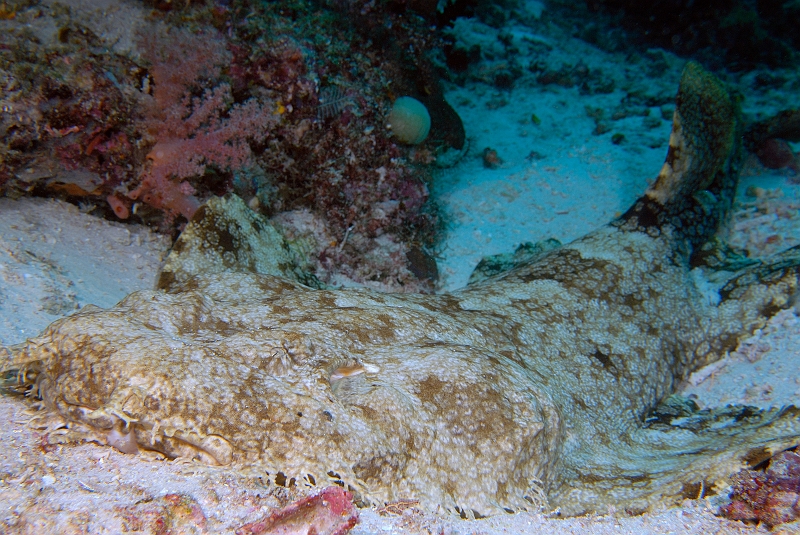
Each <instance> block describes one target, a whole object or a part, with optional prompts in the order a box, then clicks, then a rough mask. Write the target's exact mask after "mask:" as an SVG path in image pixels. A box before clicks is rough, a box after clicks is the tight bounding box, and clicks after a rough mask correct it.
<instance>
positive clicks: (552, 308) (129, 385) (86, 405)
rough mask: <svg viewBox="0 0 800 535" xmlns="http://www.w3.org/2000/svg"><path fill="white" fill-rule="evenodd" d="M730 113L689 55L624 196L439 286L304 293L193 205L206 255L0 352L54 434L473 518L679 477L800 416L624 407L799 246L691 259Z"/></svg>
mask: <svg viewBox="0 0 800 535" xmlns="http://www.w3.org/2000/svg"><path fill="white" fill-rule="evenodd" d="M737 125H738V123H737V111H736V106H735V104H734V103H733V102H732V101H731V99H730V97H729V96H728V94H727V93H726V92H725V90H724V89H723V88H722V87H721V86H720V84H719V82H718V81H716V80H715V79H714V78H713V77H712V76H711V75H709V74H707V73H705V72H704V71H702V69H700V67H698V66H697V65H694V64H690V65H689V66H688V67H687V69H686V72H685V74H684V77H683V80H682V82H681V88H680V91H679V95H678V107H677V111H676V115H675V122H674V128H673V133H672V136H671V139H670V152H669V155H668V157H667V162H666V163H665V165H664V168H663V169H662V171H661V173H660V175H659V178H658V180H657V181H656V183H655V184H654V185H653V186H652V187H651V188H650V189H649V190H648V191H647V192H646V194H645V195H644V196H643V197H641V198H640V199H639V201H637V203H636V204H635V205H634V206H633V207H632V208H631V209H630V210H629V211H628V212H627V213H626V214H625V215H624V216H622V217H621V218H619V219H618V220H616V221H614V222H612V223H611V224H609V225H607V226H605V227H603V228H601V229H599V230H597V231H595V232H592V233H591V234H589V235H587V236H586V237H584V238H581V239H579V240H576V241H574V242H572V243H570V244H568V245H564V246H560V247H544V248H542V249H541V250H540V251H539V252H538V253H537V254H536V255H533V257H532V258H529V259H527V260H526V261H525V262H522V263H521V264H520V265H518V266H516V267H515V268H513V269H511V270H508V271H505V272H502V273H499V274H497V275H494V276H493V277H490V278H488V279H486V280H483V281H481V282H477V283H475V284H471V285H470V286H468V287H466V288H465V289H463V290H460V291H457V292H453V293H449V294H443V295H387V294H380V293H376V292H371V291H366V290H357V289H351V290H328V289H312V288H310V287H309V286H307V285H304V284H301V283H300V282H298V281H297V280H298V277H297V276H296V273H295V272H294V271H293V270H292V269H291V268H289V267H287V266H286V264H285V263H284V264H281V263H280V262H278V263H277V264H275V265H274V266H273V267H272V268H269V269H270V270H272V271H271V273H272V274H264V273H263V271H264V270H259V269H257V268H255V267H253V266H254V265H255V263H254V262H252V261H249V260H247V259H246V258H244V257H240V256H237V255H244V256H246V255H248V254H250V253H249V252H248V251H249V247H250V246H249V245H247V244H246V243H245V242H247V240H246V239H244V238H242V239H240V237H241V235H249V234H248V233H250V234H252V233H253V232H256V233H258V232H260V231H261V230H262V228H263V227H262V226H263V223H260V222H259V221H257V218H253V217H252V216H247V217H245V218H244V219H243V218H241V217H238V216H230V215H225V213H227V212H225V213H224V210H222V209H221V208H219V207H220V206H221V204H220V202H222V201H215V202H212V203H210V204H209V205H208V206H207V207H206V208H204V209H202V210H201V211H200V213H199V215H198V216H197V217H196V220H195V222H194V223H193V224H192V225H194V227H196V229H205V232H201V235H204V236H206V237H207V238H208V237H209V236H210V238H208V239H207V240H206V241H204V240H202V239H201V240H200V243H199V244H195V246H187V245H186V243H182V245H181V246H180V247H178V248H177V249H178V250H180V254H181V255H184V254H185V255H191V254H199V253H198V251H199V252H200V253H202V254H201V256H202V255H206V254H211V255H212V256H213V255H216V260H215V261H213V262H211V265H213V266H217V267H215V268H212V269H209V270H204V269H203V267H202V265H200V264H198V263H195V262H182V263H180V264H181V265H182V266H184V267H183V268H180V269H184V268H185V266H187V265H189V266H193V267H191V268H188V269H189V271H192V270H194V272H193V273H191V275H192V276H186V273H185V272H184V273H182V274H181V273H177V272H176V270H177V269H178V268H174V267H170V266H174V265H175V264H174V263H173V264H169V265H168V267H167V268H166V270H165V275H163V276H162V279H161V286H162V287H163V289H160V290H156V291H150V292H137V293H134V294H132V295H130V296H129V297H127V298H126V299H124V300H123V301H122V302H120V303H119V304H118V305H116V306H115V307H113V308H111V309H109V310H100V309H97V308H91V307H86V308H85V309H83V310H81V311H80V312H78V313H76V314H74V315H72V316H70V317H68V318H65V319H62V320H59V321H57V322H55V323H54V324H53V325H51V326H50V327H49V328H48V329H47V330H46V331H45V332H44V333H42V334H41V335H40V336H39V337H36V338H33V339H31V340H29V341H28V342H27V343H25V344H21V345H20V346H16V347H13V348H10V350H9V354H8V363H7V364H6V366H5V369H6V370H12V371H16V372H17V377H18V379H19V388H26V387H30V386H32V389H31V390H30V392H31V393H32V394H35V395H37V396H40V397H41V399H42V401H43V405H44V407H46V414H48V415H51V416H52V415H56V416H57V417H58V418H60V419H61V421H63V423H64V426H66V428H67V429H68V430H69V431H68V434H69V433H71V434H73V435H74V436H77V437H82V438H87V439H90V440H97V441H100V442H103V443H110V444H112V445H115V446H117V447H119V448H120V449H123V450H125V451H135V450H136V449H138V448H145V449H152V450H157V451H160V452H163V453H164V454H166V455H168V456H170V457H190V458H198V459H200V460H203V461H205V462H209V463H214V464H220V465H231V466H232V467H249V468H250V469H252V468H256V469H258V470H260V471H261V473H263V474H269V476H270V477H271V478H272V479H273V480H274V481H275V482H276V483H278V484H291V483H293V482H294V483H301V482H310V483H315V484H318V485H319V484H322V483H324V482H327V481H329V480H332V481H337V482H341V483H342V484H344V485H347V486H348V487H351V488H352V489H353V490H355V491H356V492H357V493H358V494H359V495H360V497H361V499H362V500H364V501H365V502H371V503H381V502H387V501H392V500H398V499H416V500H419V502H420V505H421V506H423V507H424V508H426V509H429V510H436V509H440V508H441V509H445V510H449V511H454V512H457V513H460V514H462V515H463V516H467V517H471V516H474V515H488V514H494V513H498V512H502V511H515V510H521V509H532V508H537V507H541V506H549V507H551V508H558V509H559V510H560V511H561V513H563V514H579V513H582V512H586V511H593V510H599V511H603V512H604V511H606V510H607V507H608V506H615V507H617V508H618V509H620V510H622V509H626V510H629V511H640V510H644V509H646V508H648V507H649V506H651V505H653V504H655V503H658V502H664V501H669V500H673V499H680V498H682V497H695V496H697V495H698V493H699V492H701V490H700V489H703V488H705V489H708V488H711V487H713V486H714V484H716V483H718V482H720V481H724V478H725V477H727V476H728V475H729V474H730V473H732V472H734V471H736V470H737V469H738V468H740V467H742V466H744V465H745V464H747V463H754V462H757V461H760V460H763V459H764V458H766V457H768V456H769V455H770V453H771V452H773V451H776V450H779V449H781V448H785V447H788V446H791V445H793V444H796V443H797V442H798V436H800V420H798V413H797V409H795V408H793V407H790V408H784V409H776V410H772V411H757V410H754V409H748V408H741V407H740V408H736V407H729V408H726V409H724V410H720V411H705V412H702V413H697V414H692V415H688V416H686V417H684V418H678V419H674V420H658V419H656V421H654V422H652V423H650V424H649V425H645V423H644V420H645V417H646V415H647V414H648V413H649V411H652V410H653V408H654V407H655V406H656V405H657V404H658V402H659V401H660V400H662V399H664V398H666V397H667V396H668V395H669V394H670V393H672V391H673V390H674V388H675V386H676V384H677V383H678V382H679V381H680V380H682V379H683V378H685V377H686V376H687V375H688V374H689V373H690V372H691V371H692V370H694V369H696V368H698V367H700V366H702V365H705V364H707V363H709V362H712V361H714V360H716V359H718V358H720V357H721V356H722V355H723V354H724V352H725V351H726V350H728V349H731V348H733V347H735V345H736V343H737V341H738V340H739V338H740V337H742V336H746V335H748V334H749V333H751V332H752V331H753V330H754V329H756V328H758V327H759V326H761V325H763V324H764V322H765V320H766V318H767V317H768V316H769V315H771V314H772V313H774V312H775V311H777V310H779V309H780V308H782V307H785V306H787V303H788V300H789V298H790V296H791V295H792V294H793V293H794V292H795V290H796V287H797V283H798V276H797V269H796V266H797V264H798V255H797V252H796V251H788V252H787V253H784V254H783V255H782V256H780V257H779V258H777V259H774V260H773V261H771V262H769V263H759V264H755V265H753V266H751V267H749V268H747V269H746V270H743V271H741V272H739V273H735V274H732V275H731V276H729V277H727V280H726V281H725V282H724V284H722V285H721V286H720V288H719V290H718V292H717V295H716V299H709V297H708V295H706V294H704V293H702V292H701V291H700V290H699V289H698V287H697V285H696V283H695V279H694V278H693V277H692V276H691V275H690V270H691V268H692V262H695V263H698V262H701V261H702V258H701V255H700V254H699V251H701V249H702V246H703V244H704V243H706V242H707V241H708V240H709V238H710V237H711V236H712V234H713V232H714V231H715V229H716V227H717V225H718V222H719V220H720V218H721V217H723V216H724V214H725V213H726V211H727V209H728V208H729V207H730V202H731V198H732V195H733V190H734V187H735V179H736V175H737V174H738V165H739V159H740V153H739V151H738V150H737V146H738V137H737V136H738V126H737ZM230 202H233V201H231V200H230V199H228V200H226V201H224V202H222V204H225V203H230ZM215 203H216V204H215ZM248 218H249V219H248ZM248 243H249V242H248ZM214 244H216V245H214ZM190 249H191V251H189V250H190ZM226 255H227V256H226ZM243 258H244V260H243ZM198 266H200V267H198ZM257 271H262V272H261V273H257ZM267 271H269V270H267Z"/></svg>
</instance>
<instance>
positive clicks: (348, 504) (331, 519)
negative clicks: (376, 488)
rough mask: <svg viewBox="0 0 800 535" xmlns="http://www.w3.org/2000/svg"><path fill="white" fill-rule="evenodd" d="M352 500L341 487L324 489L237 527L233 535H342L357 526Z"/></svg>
mask: <svg viewBox="0 0 800 535" xmlns="http://www.w3.org/2000/svg"><path fill="white" fill-rule="evenodd" d="M352 499H353V497H352V495H351V494H350V493H349V492H347V491H346V490H344V489H343V488H341V487H326V488H324V489H322V490H321V491H319V492H317V493H315V494H312V495H311V496H307V497H305V498H303V499H301V500H298V501H296V502H295V503H292V504H290V505H288V506H286V507H284V508H283V509H281V510H280V511H275V512H273V513H271V514H270V515H268V516H267V517H266V518H264V519H263V520H257V521H255V522H251V523H249V524H246V525H244V526H242V527H240V528H239V529H237V530H236V535H269V534H270V533H273V534H276V535H277V534H281V535H307V534H311V533H313V534H314V535H344V534H345V533H347V532H348V531H350V530H351V529H353V527H354V526H355V525H356V523H358V511H357V510H356V508H355V506H354V505H353V501H352Z"/></svg>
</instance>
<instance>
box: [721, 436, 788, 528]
mask: <svg viewBox="0 0 800 535" xmlns="http://www.w3.org/2000/svg"><path fill="white" fill-rule="evenodd" d="M720 512H721V513H722V515H724V516H727V517H728V518H732V519H734V520H755V521H758V522H763V523H765V524H766V525H768V526H770V527H772V526H777V525H778V524H784V523H787V522H792V521H794V520H797V519H798V518H800V454H798V453H797V452H794V451H784V452H781V453H779V454H778V455H776V456H775V457H773V458H772V459H771V460H770V462H769V467H768V468H767V469H766V470H764V471H761V470H743V471H741V472H739V473H738V474H736V475H735V476H734V477H733V491H732V492H731V502H730V503H729V504H728V505H725V506H724V507H722V509H721V511H720Z"/></svg>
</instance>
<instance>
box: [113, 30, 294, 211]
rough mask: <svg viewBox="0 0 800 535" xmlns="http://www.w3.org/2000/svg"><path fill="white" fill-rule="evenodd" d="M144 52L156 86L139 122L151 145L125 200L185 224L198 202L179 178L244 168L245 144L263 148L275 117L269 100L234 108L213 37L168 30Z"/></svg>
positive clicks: (219, 43) (225, 58)
mask: <svg viewBox="0 0 800 535" xmlns="http://www.w3.org/2000/svg"><path fill="white" fill-rule="evenodd" d="M144 53H145V56H146V57H147V58H148V59H149V60H150V61H151V62H152V63H153V68H152V70H151V74H152V76H153V80H154V82H155V89H154V91H153V100H152V102H150V105H149V106H148V108H147V112H146V118H145V121H144V122H145V126H146V128H147V130H148V131H149V132H150V133H151V136H152V137H153V138H154V140H155V144H154V145H153V148H152V150H151V151H150V152H149V153H148V155H147V159H148V160H149V162H150V166H149V169H148V170H147V171H146V172H145V174H144V175H143V178H142V181H141V183H140V184H139V186H138V187H136V188H135V189H133V190H132V191H131V192H129V194H128V196H129V197H130V198H132V199H142V200H143V201H144V202H146V203H147V204H150V205H151V206H154V207H156V208H160V209H162V210H165V211H169V212H172V213H179V214H181V215H183V216H185V217H186V218H191V217H192V215H193V214H194V212H195V211H196V210H197V208H198V207H199V201H198V200H197V198H196V197H195V196H194V194H195V193H196V191H195V188H194V187H193V186H192V185H191V184H190V183H188V182H186V181H185V179H189V178H193V177H201V176H203V174H204V173H205V172H206V166H207V165H213V166H214V167H216V168H217V169H220V170H223V171H233V170H236V169H238V168H241V167H242V166H243V165H245V164H247V163H248V162H249V161H250V157H251V152H250V142H256V143H261V142H263V141H264V140H265V139H266V137H267V136H268V135H269V133H270V131H271V130H272V129H273V128H274V127H275V126H276V125H277V124H278V122H279V121H280V115H279V114H278V113H277V111H276V109H277V108H276V106H275V105H274V104H273V103H272V102H271V101H266V102H262V101H261V99H259V98H255V97H254V98H251V99H249V100H247V101H246V102H243V103H241V104H234V103H233V96H232V94H231V88H230V86H229V85H228V84H226V83H218V78H219V76H220V72H221V70H220V64H222V63H224V62H225V61H228V60H229V59H230V54H228V53H227V52H226V51H225V49H224V43H223V41H221V40H219V39H218V38H216V37H214V36H210V35H193V34H190V33H188V32H174V33H173V34H170V35H168V36H166V37H162V38H161V40H160V41H158V40H156V42H155V43H150V44H147V45H144ZM201 91H202V92H201ZM198 92H201V96H194V95H195V94H197V93H198Z"/></svg>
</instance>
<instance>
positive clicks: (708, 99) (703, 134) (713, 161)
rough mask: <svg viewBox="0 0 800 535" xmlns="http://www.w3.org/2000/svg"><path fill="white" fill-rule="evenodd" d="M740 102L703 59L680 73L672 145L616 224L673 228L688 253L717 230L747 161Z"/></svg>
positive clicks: (654, 231)
mask: <svg viewBox="0 0 800 535" xmlns="http://www.w3.org/2000/svg"><path fill="white" fill-rule="evenodd" d="M741 134H742V127H741V120H740V111H739V104H738V101H737V99H735V98H734V97H733V96H731V94H730V93H729V92H728V91H727V90H726V89H725V87H724V86H723V84H722V82H720V81H719V79H717V77H715V76H714V75H713V74H711V73H709V72H708V71H706V70H705V69H703V67H701V66H700V65H699V64H698V63H696V62H692V61H690V62H689V63H687V65H686V67H685V68H684V70H683V75H682V76H681V82H680V88H679V90H678V95H677V98H676V108H675V113H674V116H673V120H672V133H671V134H670V139H669V151H668V152H667V157H666V160H665V161H664V165H663V166H662V168H661V171H660V173H659V174H658V178H657V179H656V180H655V182H654V183H653V185H652V186H650V188H648V189H647V191H646V192H645V194H644V195H643V196H642V197H640V198H639V199H638V200H637V201H636V203H634V205H633V206H632V207H631V208H630V209H629V210H628V211H627V212H626V213H625V214H624V215H622V216H621V217H620V218H619V219H618V220H617V221H616V222H615V224H616V225H617V226H619V227H623V228H626V229H630V230H638V231H643V232H647V233H648V234H650V235H662V234H664V233H668V234H669V235H671V236H673V237H674V238H675V240H676V242H677V243H678V244H679V245H680V246H681V247H682V248H683V249H685V252H686V253H687V254H691V252H692V251H695V250H697V249H698V247H699V246H700V245H701V244H702V243H704V242H705V241H707V240H708V239H709V238H710V237H711V236H712V235H713V234H714V233H715V232H716V230H717V227H718V226H719V224H720V222H721V221H722V220H723V219H724V218H725V216H726V215H727V213H728V212H729V210H730V207H731V205H732V202H733V196H734V193H735V190H736V182H737V180H738V175H739V170H740V168H741V161H742V149H741Z"/></svg>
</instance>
